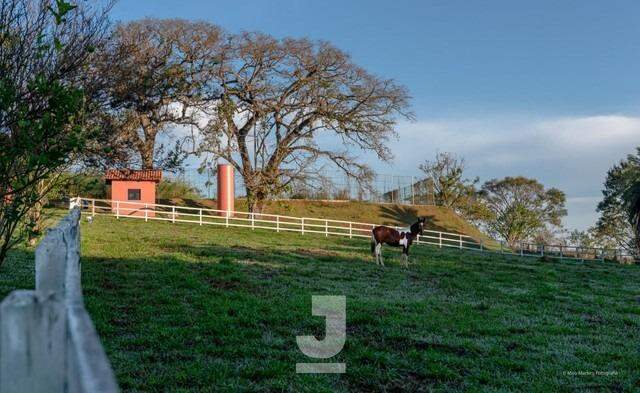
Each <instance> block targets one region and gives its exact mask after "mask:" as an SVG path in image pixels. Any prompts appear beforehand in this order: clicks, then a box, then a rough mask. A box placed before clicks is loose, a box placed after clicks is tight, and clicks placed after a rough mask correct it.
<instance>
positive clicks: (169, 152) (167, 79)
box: [94, 19, 222, 169]
mask: <svg viewBox="0 0 640 393" xmlns="http://www.w3.org/2000/svg"><path fill="white" fill-rule="evenodd" d="M221 37H222V33H221V30H220V29H219V28H218V27H217V26H215V25H212V24H209V23H206V22H191V21H186V20H180V19H168V20H157V19H143V20H139V21H134V22H129V23H125V24H121V25H118V26H117V28H116V29H115V32H114V34H113V37H112V40H111V41H110V45H109V46H108V47H107V48H106V50H105V51H104V53H103V55H102V56H98V57H97V59H96V63H95V65H94V72H95V73H96V75H98V76H99V77H100V78H102V83H101V85H102V86H103V87H104V90H103V98H104V102H105V108H104V109H105V114H106V116H105V117H104V118H103V119H102V120H103V122H104V125H105V127H106V129H108V130H109V135H111V138H113V139H115V140H117V141H118V145H119V146H120V147H122V146H125V147H129V148H131V149H132V150H133V152H134V153H135V154H132V155H130V156H129V157H131V158H133V161H134V162H133V164H139V165H140V166H141V167H142V168H143V169H151V168H163V169H172V168H175V167H176V166H177V165H179V163H180V159H181V158H182V154H183V149H182V145H181V142H183V141H184V138H181V137H178V138H176V144H175V146H171V145H168V144H166V143H161V142H160V136H161V135H163V134H168V133H169V131H170V130H171V129H172V128H174V127H175V126H196V127H197V126H198V125H199V119H198V114H199V113H201V112H200V111H199V110H198V108H199V106H201V105H202V104H203V103H204V102H209V101H211V99H212V98H213V97H214V96H217V94H218V90H217V88H216V80H215V78H213V75H212V72H213V70H214V69H215V66H216V63H217V57H218V54H219V52H220V50H219V47H220V43H221ZM183 137H184V135H183ZM165 142H166V141H165ZM130 164H131V163H130Z"/></svg>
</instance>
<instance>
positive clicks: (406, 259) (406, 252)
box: [402, 245, 409, 267]
mask: <svg viewBox="0 0 640 393" xmlns="http://www.w3.org/2000/svg"><path fill="white" fill-rule="evenodd" d="M402 260H403V261H404V266H405V267H409V246H408V245H407V246H404V247H403V248H402Z"/></svg>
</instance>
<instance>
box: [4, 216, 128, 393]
mask: <svg viewBox="0 0 640 393" xmlns="http://www.w3.org/2000/svg"><path fill="white" fill-rule="evenodd" d="M79 220H80V209H78V208H74V209H72V211H71V212H70V213H69V214H68V215H67V216H66V217H65V218H63V219H62V220H61V221H60V223H59V224H58V225H57V226H56V227H55V228H53V229H51V230H49V231H48V233H47V235H46V236H45V237H44V239H43V240H42V241H41V242H40V244H39V245H38V247H37V248H36V256H35V258H36V289H35V291H30V290H19V291H14V292H12V293H11V294H9V296H7V297H6V298H5V299H4V301H3V302H2V304H1V305H0V393H14V392H15V393H19V392H20V393H23V392H30V393H39V392H43V393H44V392H72V393H75V392H82V393H85V392H86V393H89V392H92V393H93V392H105V393H110V392H117V391H118V385H117V382H116V379H115V377H114V374H113V371H112V369H111V365H110V363H109V360H108V359H107V357H106V355H105V352H104V349H103V348H102V345H101V343H100V338H99V337H98V334H97V333H96V330H95V327H94V326H93V323H92V322H91V318H90V317H89V314H88V313H87V311H86V310H85V308H84V302H83V299H82V289H81V285H80V227H79Z"/></svg>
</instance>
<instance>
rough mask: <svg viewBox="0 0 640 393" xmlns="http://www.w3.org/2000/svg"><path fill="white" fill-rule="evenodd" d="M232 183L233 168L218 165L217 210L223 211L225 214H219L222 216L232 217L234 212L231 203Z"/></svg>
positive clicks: (233, 196) (233, 195)
mask: <svg viewBox="0 0 640 393" xmlns="http://www.w3.org/2000/svg"><path fill="white" fill-rule="evenodd" d="M234 199H235V194H234V181H233V166H231V165H229V164H218V210H225V211H227V213H226V214H225V213H220V214H221V215H222V216H224V215H227V216H232V215H233V213H231V212H232V211H233V210H234V206H233V201H234Z"/></svg>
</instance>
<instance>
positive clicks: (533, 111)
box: [114, 0, 640, 228]
mask: <svg viewBox="0 0 640 393" xmlns="http://www.w3.org/2000/svg"><path fill="white" fill-rule="evenodd" d="M144 16H152V17H160V18H165V17H181V18H187V19H204V20H207V21H210V22H213V23H216V24H219V25H220V26H222V27H223V28H225V29H226V30H228V31H230V32H239V31H243V30H248V31H262V32H266V33H269V34H272V35H274V36H277V37H285V36H294V37H309V38H312V39H322V40H328V41H330V42H332V43H333V44H335V45H336V46H338V47H339V48H341V49H343V50H345V51H347V52H348V53H350V54H351V56H352V57H353V59H354V61H355V62H356V63H358V64H360V65H362V66H364V67H365V68H367V69H368V70H369V71H371V72H373V73H376V74H378V75H381V76H384V77H389V78H394V79H396V80H397V81H398V82H400V83H402V84H404V85H406V86H407V87H408V88H409V90H410V92H411V95H412V96H413V101H412V103H413V110H414V112H415V113H416V115H417V121H416V122H415V123H413V124H406V123H403V124H400V125H399V127H398V133H399V135H400V139H399V140H398V141H395V142H394V143H393V146H392V147H393V150H394V152H395V154H396V157H397V158H396V160H395V161H394V162H393V163H392V164H382V163H378V162H376V160H375V159H373V157H369V156H365V158H366V159H367V160H369V161H370V163H371V164H372V165H373V166H374V167H375V168H376V169H378V170H379V171H380V172H384V173H394V174H404V173H406V174H417V172H416V167H417V164H418V162H420V161H421V160H423V159H426V158H431V157H432V156H433V155H434V154H435V152H436V151H452V152H454V153H458V154H461V155H464V156H465V158H466V160H467V161H468V163H469V172H470V173H469V174H470V175H471V176H475V175H478V176H480V177H481V179H483V180H486V179H489V178H492V177H502V176H506V175H525V176H530V177H536V178H538V179H540V180H541V181H542V182H544V183H545V184H548V185H553V186H556V187H559V188H561V189H562V190H564V191H565V192H566V193H567V195H568V197H569V201H568V208H569V217H568V218H567V220H566V225H567V227H569V228H573V227H578V228H585V227H586V226H588V225H590V224H591V223H593V221H594V220H595V217H596V215H595V212H594V208H595V204H596V202H597V200H598V198H599V195H600V188H601V185H602V182H603V180H604V176H605V172H606V170H607V168H608V167H609V166H610V165H611V164H613V163H614V162H615V161H617V160H619V159H621V158H623V157H624V156H625V155H626V154H627V153H631V152H633V150H634V147H635V146H636V145H638V144H640V75H639V74H640V2H637V1H540V0H538V1H529V2H524V1H473V2H471V1H453V0H446V1H402V0H396V1H344V0H343V1H293V0H289V1H284V0H279V1H257V0H256V1H234V2H229V1H224V2H223V1H212V0H191V1H188V0H182V1H164V0H162V1H157V0H156V1H151V0H135V1H134V0H120V2H119V3H118V4H117V6H116V8H115V10H114V17H115V19H117V20H130V19H136V18H141V17H144ZM400 157H401V158H400Z"/></svg>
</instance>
